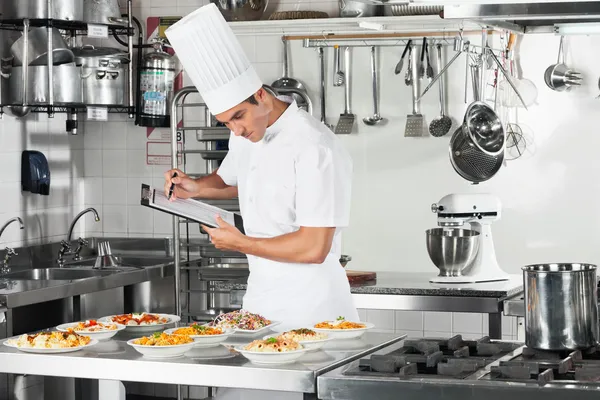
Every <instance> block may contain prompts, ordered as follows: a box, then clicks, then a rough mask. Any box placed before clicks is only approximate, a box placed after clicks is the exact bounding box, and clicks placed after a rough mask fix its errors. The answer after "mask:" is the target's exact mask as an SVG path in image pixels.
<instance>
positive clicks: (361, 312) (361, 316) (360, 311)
mask: <svg viewBox="0 0 600 400" xmlns="http://www.w3.org/2000/svg"><path fill="white" fill-rule="evenodd" d="M357 311H358V318H359V319H360V320H361V321H363V322H366V321H367V310H366V309H364V308H359V309H358V310H357Z"/></svg>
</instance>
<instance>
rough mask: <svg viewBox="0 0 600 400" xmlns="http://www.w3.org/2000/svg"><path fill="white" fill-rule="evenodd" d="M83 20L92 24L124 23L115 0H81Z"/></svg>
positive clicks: (124, 20)
mask: <svg viewBox="0 0 600 400" xmlns="http://www.w3.org/2000/svg"><path fill="white" fill-rule="evenodd" d="M83 20H84V21H85V22H87V23H92V24H108V25H115V24H117V25H124V24H126V23H127V20H126V19H125V18H121V10H120V9H119V2H118V1H117V0H83Z"/></svg>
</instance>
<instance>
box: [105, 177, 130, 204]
mask: <svg viewBox="0 0 600 400" xmlns="http://www.w3.org/2000/svg"><path fill="white" fill-rule="evenodd" d="M102 187H103V192H102V204H111V205H125V204H127V178H103V181H102Z"/></svg>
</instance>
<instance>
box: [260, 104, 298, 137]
mask: <svg viewBox="0 0 600 400" xmlns="http://www.w3.org/2000/svg"><path fill="white" fill-rule="evenodd" d="M277 99H278V100H281V101H283V102H285V103H288V104H289V106H288V108H287V109H286V110H285V111H284V112H283V114H281V115H280V116H279V118H277V121H275V122H274V123H273V124H272V125H271V126H269V127H267V131H266V132H265V136H264V137H263V139H264V141H265V142H266V143H268V142H270V141H271V140H273V138H274V137H275V136H277V134H278V133H279V132H281V131H282V130H283V128H284V127H285V124H286V121H287V120H288V119H290V118H291V116H292V115H294V114H295V113H296V111H298V105H297V104H296V101H295V100H294V98H293V97H290V96H277Z"/></svg>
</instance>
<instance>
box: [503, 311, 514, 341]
mask: <svg viewBox="0 0 600 400" xmlns="http://www.w3.org/2000/svg"><path fill="white" fill-rule="evenodd" d="M515 319H516V317H508V316H506V315H502V335H503V336H504V335H515V334H516V333H513V332H514V331H515V329H514V325H515Z"/></svg>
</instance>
